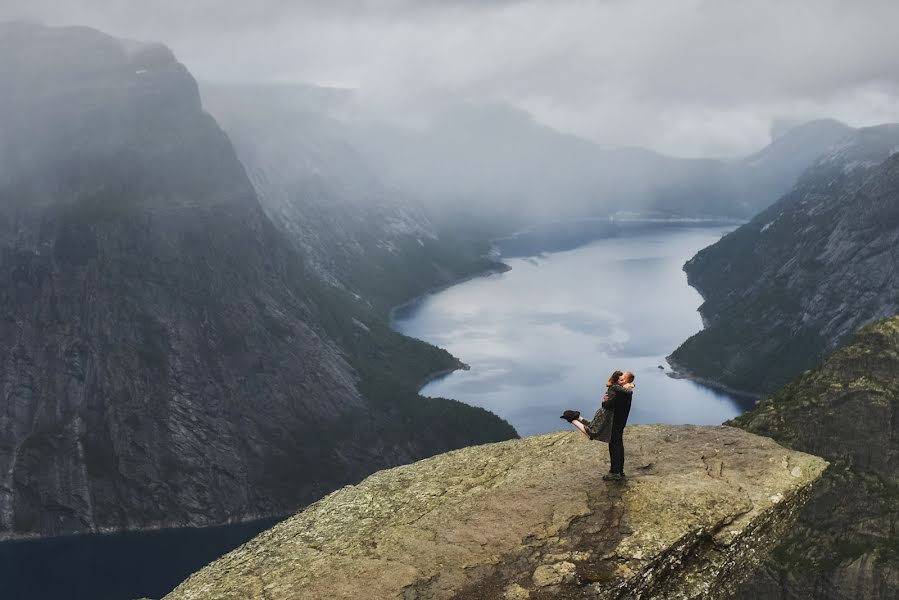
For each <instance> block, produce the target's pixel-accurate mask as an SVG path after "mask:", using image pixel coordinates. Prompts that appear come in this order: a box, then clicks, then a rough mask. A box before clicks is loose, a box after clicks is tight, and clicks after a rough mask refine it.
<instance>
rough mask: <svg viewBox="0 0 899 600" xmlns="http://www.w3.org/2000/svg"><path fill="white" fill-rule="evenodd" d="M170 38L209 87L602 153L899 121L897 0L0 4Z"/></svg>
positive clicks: (718, 145) (691, 149)
mask: <svg viewBox="0 0 899 600" xmlns="http://www.w3.org/2000/svg"><path fill="white" fill-rule="evenodd" d="M0 2H2V3H0V19H4V20H5V19H13V18H31V19H39V20H42V21H44V22H46V23H48V24H53V25H68V24H79V25H88V26H92V27H96V28H98V29H102V30H104V31H106V32H108V33H111V34H114V35H118V36H121V37H130V38H136V39H143V40H154V41H161V42H163V43H165V44H167V45H169V46H170V47H172V49H173V50H174V51H175V52H176V54H177V55H178V56H179V58H180V59H181V60H182V62H184V63H185V64H186V65H187V66H188V67H189V68H190V69H191V70H192V72H193V73H194V74H195V75H196V76H197V77H198V78H200V79H203V80H206V81H219V82H309V83H316V84H320V85H331V86H341V87H351V88H355V89H357V90H358V94H359V96H360V98H361V101H362V102H363V103H365V105H366V106H368V107H370V108H371V109H372V110H375V111H377V112H378V113H379V114H381V115H386V116H388V117H390V116H393V117H396V116H400V115H402V116H409V115H413V114H415V113H416V112H424V113H426V112H427V111H428V110H432V109H434V108H435V107H440V106H441V105H444V104H446V103H450V102H455V101H458V100H466V101H503V102H509V103H511V104H513V105H516V106H519V107H521V108H523V109H525V110H528V111H529V112H531V113H532V114H534V115H535V116H536V118H537V119H539V120H540V121H542V122H544V123H546V124H548V125H551V126H553V127H556V128H559V129H561V130H564V131H567V132H572V133H576V134H578V135H581V136H584V137H588V138H591V139H593V140H596V141H598V142H600V143H601V144H603V145H606V146H622V145H638V146H645V147H649V148H653V149H655V150H658V151H661V152H666V153H669V154H675V155H681V156H710V155H713V156H730V155H738V154H745V153H748V152H751V151H753V150H755V149H757V148H758V147H760V146H762V145H764V144H765V143H766V142H767V141H768V139H769V135H770V130H771V124H772V122H773V121H778V122H789V121H801V120H807V119H811V118H817V117H834V118H837V119H841V120H844V121H846V122H848V123H850V124H852V125H856V126H860V125H870V124H875V123H879V122H884V121H899V102H897V100H899V68H897V67H896V63H895V56H896V55H897V53H899V36H896V35H895V34H894V31H893V26H892V25H893V24H894V23H897V22H899V3H896V2H892V1H890V0H868V1H864V2H848V1H844V0H802V1H800V0H779V1H776V2H775V1H774V0H756V1H754V2H738V1H731V0H714V1H712V0H707V1H703V0H606V1H596V2H587V1H580V0H519V1H515V0H509V1H493V2H477V1H474V0H465V1H463V0H441V1H437V0H429V1H422V0H380V1H374V0H367V1H366V0H357V1H340V0H337V1H332V2H291V1H288V0H257V1H255V2H245V1H243V0H241V1H240V2H236V1H233V0H192V1H191V2H182V1H178V0H155V1H154V2H136V1H132V2H124V1H123V2H113V3H110V2H107V1H106V0H66V2H59V1H58V0H30V2H28V3H13V2H11V0H0Z"/></svg>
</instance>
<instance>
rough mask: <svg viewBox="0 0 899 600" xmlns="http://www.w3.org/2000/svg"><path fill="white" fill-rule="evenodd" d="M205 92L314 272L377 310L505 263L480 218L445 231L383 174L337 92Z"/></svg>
mask: <svg viewBox="0 0 899 600" xmlns="http://www.w3.org/2000/svg"><path fill="white" fill-rule="evenodd" d="M201 91H202V96H203V104H204V106H205V107H206V108H207V110H209V111H210V112H211V113H212V114H213V116H215V117H216V119H217V120H218V122H219V123H221V125H222V127H223V128H224V129H225V131H226V132H227V133H228V135H229V137H230V138H231V139H232V141H233V142H234V145H235V148H236V149H237V153H238V156H239V157H240V159H241V162H242V163H243V164H244V165H245V167H246V169H247V172H248V174H249V176H250V180H251V181H252V182H253V186H254V187H255V189H256V191H257V194H258V196H259V201H260V203H261V204H262V207H263V209H264V210H265V212H266V214H267V215H268V216H269V218H270V219H271V220H272V222H274V223H275V225H276V226H278V227H279V228H280V229H281V230H282V231H283V232H284V233H285V235H286V236H287V238H288V239H289V240H291V241H292V242H294V243H295V244H296V245H297V246H298V247H299V248H300V249H301V250H302V252H303V253H304V256H305V257H306V260H307V264H309V265H310V266H311V268H312V269H314V270H315V271H316V273H318V274H319V275H320V276H321V277H323V278H324V279H326V280H327V281H329V282H331V283H332V284H335V285H338V286H340V287H342V288H344V289H347V290H349V291H350V292H352V293H354V294H356V295H358V296H360V297H362V298H363V299H364V300H365V301H366V302H369V303H370V304H371V305H372V306H374V307H375V308H376V309H377V310H378V311H379V312H380V313H381V314H386V313H387V312H388V311H389V309H390V307H392V306H394V305H396V304H399V303H400V302H403V301H405V300H407V299H408V298H410V297H414V296H417V295H419V294H421V293H422V292H424V291H425V290H427V289H428V288H429V287H433V286H440V285H444V284H446V283H448V282H450V281H453V280H456V279H459V278H461V277H464V276H467V275H470V274H472V273H475V272H482V271H484V270H489V269H500V268H502V265H500V264H499V263H494V262H491V261H490V260H488V259H485V258H483V257H482V256H483V255H484V254H486V252H487V251H488V250H489V247H488V244H487V241H486V239H487V238H486V236H484V235H479V233H480V232H479V231H478V227H477V226H476V224H474V223H470V224H468V226H467V227H466V228H465V230H464V231H460V230H459V229H458V228H456V229H455V230H453V231H449V230H447V229H445V228H444V229H443V230H440V228H439V227H438V225H436V224H434V223H433V222H432V219H431V218H430V216H429V215H428V213H427V212H426V210H425V208H424V206H423V205H422V203H421V202H418V201H417V200H415V199H413V198H411V197H409V196H408V195H406V194H404V193H403V192H401V191H400V190H398V189H391V188H389V187H388V186H387V185H386V184H385V182H384V181H382V178H381V177H380V176H379V174H377V173H376V172H375V169H374V167H373V164H372V161H371V160H370V159H369V158H368V157H367V156H365V155H364V154H363V153H362V152H361V151H360V150H359V149H358V148H357V147H356V146H355V145H354V140H353V135H352V132H351V131H350V130H349V128H348V127H347V125H345V124H344V123H342V122H341V121H338V120H337V119H335V118H333V117H332V116H330V114H329V112H330V108H331V105H332V104H336V105H338V106H340V105H341V104H342V100H341V98H342V97H343V95H344V94H341V92H339V91H337V90H332V91H330V93H329V92H328V90H326V89H324V88H316V87H313V86H299V85H255V86H250V85H204V86H202V88H201ZM323 95H324V98H322V96H323Z"/></svg>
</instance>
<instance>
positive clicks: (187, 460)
mask: <svg viewBox="0 0 899 600" xmlns="http://www.w3.org/2000/svg"><path fill="white" fill-rule="evenodd" d="M0 85H2V86H3V93H2V94H0V132H2V135H0V348H2V349H3V350H2V352H0V394H2V396H0V539H2V538H6V537H16V536H41V535H45V536H46V535H63V534H70V533H79V532H91V531H110V530H119V529H143V528H158V527H166V526H203V525H213V524H221V523H227V522H233V521H235V520H242V519H251V518H255V517H259V516H263V515H273V514H279V515H284V514H290V513H292V512H294V511H295V510H296V509H298V508H299V507H300V506H303V505H304V504H306V503H308V502H310V501H312V500H315V499H317V498H320V497H321V496H322V495H324V494H325V493H327V492H329V491H331V490H333V489H335V488H337V487H339V486H341V485H345V484H347V483H352V482H354V481H358V480H359V479H361V478H362V477H364V476H365V475H367V474H369V473H371V472H373V471H375V470H377V469H381V468H386V467H389V466H395V465H397V464H402V463H405V462H409V461H412V460H417V459H420V458H423V457H425V456H430V455H432V454H435V453H438V452H445V451H447V450H450V449H452V448H458V447H462V446H466V445H469V444H472V443H482V442H486V441H498V440H501V439H508V438H510V437H514V436H515V433H514V430H512V428H511V426H509V425H508V424H507V423H505V422H503V421H501V420H500V419H498V418H497V417H496V416H495V415H492V414H489V413H487V412H486V411H483V410H480V409H474V408H472V407H467V406H464V405H462V404H461V403H457V402H450V401H443V400H438V399H420V398H418V396H417V395H416V393H415V392H416V388H415V384H416V382H417V380H420V379H421V378H423V377H425V376H426V375H427V374H428V373H430V372H432V371H434V370H437V369H440V368H447V367H449V366H452V365H453V364H456V363H455V362H454V361H453V360H452V358H451V357H450V356H449V355H448V354H446V353H445V352H442V351H439V350H438V349H436V348H434V347H431V346H428V345H426V344H423V343H419V342H416V341H414V340H410V339H406V338H401V336H399V335H397V334H395V333H393V332H390V331H389V330H388V328H387V326H386V324H384V323H381V321H378V320H376V319H371V318H370V315H369V314H368V313H366V312H365V310H364V307H360V306H359V303H358V302H356V301H355V300H354V299H353V298H351V297H348V296H347V295H345V294H344V295H341V294H340V293H339V291H337V290H333V289H331V288H330V287H328V286H326V285H324V284H322V282H321V281H320V280H319V279H318V278H317V277H316V275H315V274H314V273H311V272H310V271H309V270H308V269H307V268H306V266H305V264H304V260H303V256H302V255H300V254H299V253H298V252H296V250H295V249H294V248H292V247H291V245H290V244H289V243H288V242H287V241H286V240H285V239H284V237H283V235H282V234H280V233H279V232H278V231H277V229H276V228H275V227H274V226H273V224H272V223H271V221H270V220H269V219H268V218H267V217H266V215H265V213H264V212H263V210H262V208H261V207H260V205H259V202H258V200H257V197H256V195H255V191H254V189H253V186H252V185H251V183H250V180H249V179H248V177H247V175H246V172H245V171H244V169H243V167H242V165H241V164H240V162H239V160H238V157H237V155H236V154H235V152H234V149H233V147H232V146H231V143H230V141H229V140H228V138H227V136H226V135H225V134H224V132H223V131H222V130H221V129H220V128H219V127H218V125H217V124H216V122H215V121H214V120H213V119H212V118H211V117H210V116H209V115H208V114H206V113H205V112H204V110H203V107H202V105H201V102H200V96H199V94H198V90H197V85H196V82H195V81H194V79H193V78H192V77H191V75H190V74H189V73H188V71H187V70H186V69H185V68H184V66H183V65H181V64H180V63H178V61H177V60H176V59H175V57H174V56H173V55H172V53H171V52H170V51H169V50H168V49H166V48H164V47H162V46H159V45H155V44H142V43H137V42H128V41H123V40H119V39H116V38H113V37H111V36H108V35H105V34H102V33H100V32H98V31H94V30H91V29H88V28H79V27H74V28H52V27H44V26H41V25H36V24H28V23H7V24H0ZM462 423H464V424H465V427H463V426H461V424H462Z"/></svg>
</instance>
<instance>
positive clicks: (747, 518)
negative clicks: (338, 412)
mask: <svg viewBox="0 0 899 600" xmlns="http://www.w3.org/2000/svg"><path fill="white" fill-rule="evenodd" d="M627 435H628V436H629V437H628V440H629V442H628V443H629V447H633V448H634V449H635V453H634V455H633V456H631V455H628V460H629V461H632V463H633V464H635V465H640V467H638V468H635V469H634V470H633V471H632V472H631V476H630V477H629V480H628V482H627V483H623V484H609V483H606V482H602V481H600V475H601V473H602V471H603V470H605V466H606V464H605V461H606V458H605V456H604V452H601V451H600V445H599V444H595V443H593V442H591V441H589V440H586V439H584V438H583V437H582V436H581V435H580V434H578V433H574V432H556V433H550V434H546V435H540V436H532V437H528V438H525V439H521V440H512V441H508V442H501V443H497V444H484V445H482V446H478V447H474V448H464V449H462V450H457V451H454V452H450V453H447V454H442V455H439V456H435V457H433V458H430V459H427V460H423V461H420V462H417V463H414V464H411V465H406V466H403V467H398V468H395V469H389V470H385V471H380V472H378V473H375V474H374V475H372V476H370V477H369V478H367V479H366V480H365V481H363V482H362V483H360V484H359V485H356V486H350V487H346V488H343V489H341V490H338V491H336V492H334V493H333V494H331V495H329V496H327V497H326V498H323V499H322V500H320V501H319V502H316V503H315V504H313V505H312V506H310V507H308V508H307V509H306V510H304V511H303V512H301V513H299V514H297V515H295V516H293V517H291V518H290V519H287V520H286V521H284V522H282V523H279V524H278V525H276V526H275V527H273V528H272V529H270V530H268V531H266V532H263V533H262V534H260V535H259V536H258V537H256V538H255V539H253V540H251V541H249V542H247V543H246V544H244V545H243V546H241V547H240V548H237V549H236V550H234V551H233V552H231V553H229V554H227V555H225V556H224V557H222V558H220V559H219V560H217V561H215V562H213V563H212V564H210V565H208V566H207V567H205V568H204V569H202V570H200V571H199V572H197V573H195V574H194V575H192V576H191V577H190V578H188V579H187V580H186V581H185V582H184V583H182V584H181V585H180V586H178V587H177V588H176V589H175V590H174V591H173V592H172V593H171V594H169V595H168V596H166V599H167V600H198V599H201V598H247V599H257V598H258V599H261V598H266V599H269V600H281V599H286V598H291V599H294V600H317V599H319V598H330V599H334V600H345V599H346V600H348V599H355V598H378V599H387V598H433V599H435V600H437V599H448V598H459V599H478V598H483V599H488V598H489V599H498V598H507V599H511V600H515V599H518V600H525V599H527V598H535V599H536V598H603V599H612V598H654V599H659V600H661V599H675V598H677V599H682V600H683V599H696V600H700V599H701V600H715V599H723V598H727V597H729V595H730V592H731V591H732V590H733V589H734V587H735V586H736V585H738V584H739V582H741V581H742V580H744V579H745V578H746V577H747V576H749V574H750V573H751V572H752V569H753V567H754V566H756V565H757V564H758V562H759V561H760V560H761V559H762V558H763V557H764V556H765V554H766V552H767V551H768V549H769V548H770V547H771V546H773V545H774V544H775V543H776V541H777V540H778V539H779V538H780V535H781V534H782V533H783V531H784V530H785V529H786V528H788V527H789V525H790V524H791V522H792V521H793V519H794V518H795V515H796V514H797V512H798V511H799V510H800V509H801V507H802V506H803V504H804V503H805V501H806V500H807V498H808V496H809V494H810V493H811V491H812V488H813V486H814V484H815V482H816V481H817V480H818V479H819V478H820V477H821V473H822V471H824V469H825V468H826V466H827V465H826V463H825V462H824V461H823V460H822V459H820V458H818V457H815V456H809V455H808V454H802V453H800V452H795V451H790V450H786V449H784V448H783V447H781V446H778V445H777V444H775V443H774V442H773V441H771V440H770V439H767V438H762V437H758V436H754V435H751V434H748V433H746V432H744V431H740V430H739V429H735V428H732V427H697V426H690V425H680V426H671V425H637V426H634V427H628V434H627Z"/></svg>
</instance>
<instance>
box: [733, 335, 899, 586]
mask: <svg viewBox="0 0 899 600" xmlns="http://www.w3.org/2000/svg"><path fill="white" fill-rule="evenodd" d="M733 424H734V425H736V426H738V427H742V428H743V429H746V430H747V431H751V432H753V433H757V434H759V435H764V436H770V437H772V438H774V439H775V440H776V441H778V442H779V443H781V444H783V445H785V446H787V447H788V448H792V449H794V450H800V451H804V452H813V453H815V454H817V455H819V456H822V457H824V458H825V459H826V460H828V461H829V462H830V463H831V466H830V468H829V469H828V470H827V472H826V473H825V474H824V477H823V479H822V481H821V483H820V484H819V485H818V486H817V487H816V488H815V491H814V492H813V494H812V497H811V499H810V500H809V502H808V504H807V505H806V506H805V508H803V509H802V511H801V512H800V514H799V518H798V521H797V523H796V525H795V526H794V527H793V528H792V529H791V530H790V531H789V532H788V533H787V534H786V535H784V536H783V538H782V539H781V541H780V544H779V546H778V547H777V548H776V549H775V550H774V552H773V554H772V557H771V559H770V560H769V561H768V562H767V563H766V565H765V567H764V568H763V569H761V570H760V571H759V572H758V573H756V574H755V575H754V576H753V577H752V578H751V580H750V582H749V583H747V584H746V585H745V586H744V587H743V588H742V589H741V590H740V593H739V594H738V595H736V596H735V598H737V599H741V600H742V599H746V600H787V599H794V598H815V599H816V600H849V599H855V598H865V599H866V600H886V599H888V598H895V597H896V591H897V590H899V552H897V549H899V535H897V531H896V522H897V517H899V317H892V318H889V319H886V320H882V321H877V322H875V323H872V324H870V325H867V326H865V327H864V328H862V329H861V330H860V331H859V332H858V333H857V334H855V335H853V336H852V337H851V338H850V339H849V340H847V342H846V344H845V345H843V346H841V347H840V348H839V349H837V350H836V351H835V352H834V353H833V354H831V355H830V356H829V357H828V358H827V359H826V360H825V361H824V362H823V364H821V365H820V366H818V367H816V368H815V369H813V370H811V371H810V372H808V373H806V374H805V375H802V376H801V377H799V378H798V379H796V380H794V381H793V382H791V383H790V384H789V385H787V386H786V387H784V388H783V389H781V390H780V391H778V392H777V393H776V394H774V395H772V396H771V397H770V398H769V399H767V400H765V401H763V402H761V403H760V404H759V405H758V406H757V407H756V408H755V409H754V410H752V411H750V412H748V413H746V414H744V415H742V416H740V417H738V418H737V419H735V420H734V423H733Z"/></svg>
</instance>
